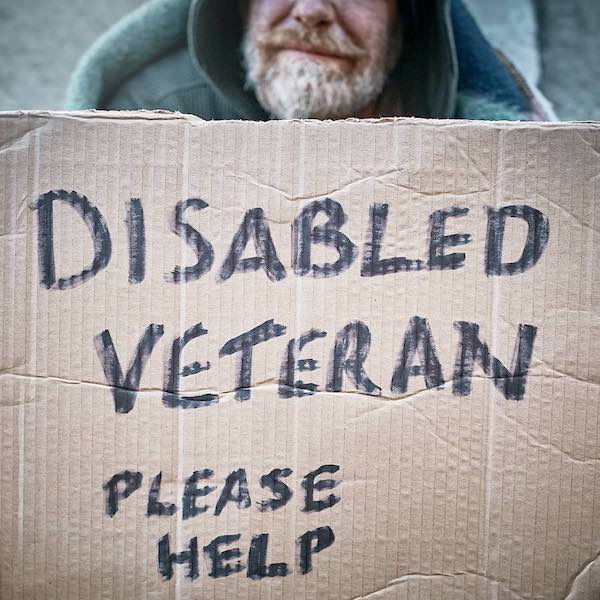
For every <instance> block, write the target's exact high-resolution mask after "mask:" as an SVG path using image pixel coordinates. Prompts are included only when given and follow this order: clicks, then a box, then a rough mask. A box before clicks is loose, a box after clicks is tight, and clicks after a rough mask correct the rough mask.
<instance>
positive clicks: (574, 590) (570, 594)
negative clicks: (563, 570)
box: [564, 550, 600, 600]
mask: <svg viewBox="0 0 600 600" xmlns="http://www.w3.org/2000/svg"><path fill="white" fill-rule="evenodd" d="M595 567H598V569H597V572H598V573H600V550H599V551H598V553H597V554H596V555H595V556H593V557H592V558H591V559H590V560H588V561H586V562H585V563H583V565H582V566H581V568H580V569H579V570H578V571H577V573H575V574H574V575H573V577H572V578H571V580H570V581H569V584H568V587H567V591H566V593H565V596H564V600H580V598H582V597H586V596H585V594H586V592H585V588H586V584H585V583H584V582H585V580H586V577H588V576H589V575H590V574H591V571H592V569H594V568H595ZM580 585H581V586H582V588H583V589H581V590H580V589H579V586H580Z"/></svg>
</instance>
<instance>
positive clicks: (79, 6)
mask: <svg viewBox="0 0 600 600" xmlns="http://www.w3.org/2000/svg"><path fill="white" fill-rule="evenodd" d="M465 1H466V2H467V4H468V5H469V6H470V7H471V9H472V11H473V13H474V14H475V16H476V18H477V19H478V21H479V23H480V25H481V27H482V28H483V30H484V31H485V32H486V33H487V35H488V36H489V38H490V39H491V40H492V42H493V43H494V45H495V46H497V47H499V48H500V49H501V50H503V51H504V53H505V54H507V55H508V56H509V57H510V58H511V59H512V60H513V62H515V63H516V64H517V66H518V67H519V68H520V69H521V70H522V71H523V72H524V74H525V75H526V77H527V78H528V80H529V81H530V83H533V84H536V85H538V87H539V88H540V89H541V90H542V92H543V93H544V94H545V95H546V97H547V98H549V100H550V101H551V102H552V104H553V106H554V109H555V111H556V113H557V114H558V117H559V118H560V119H563V120H571V119H572V120H600V60H599V57H600V33H599V32H600V0H502V1H500V0H465ZM142 3H143V0H102V1H101V2H92V1H91V0H20V1H19V2H15V1H14V0H0V56H1V57H2V58H1V61H0V110H15V109H31V108H40V109H50V108H55V109H60V108H63V96H64V90H65V87H66V83H67V80H68V78H69V75H70V73H71V71H72V70H73V68H74V66H75V64H76V62H77V60H78V58H79V56H80V55H81V53H82V52H83V51H84V50H85V49H86V48H87V47H88V46H89V45H90V44H91V43H92V42H93V41H94V40H95V39H96V38H97V37H98V35H99V34H100V33H102V32H103V31H105V30H106V29H107V28H108V27H110V25H112V24H113V23H114V22H115V21H116V20H118V19H119V18H120V17H122V16H123V15H125V14H126V13H128V12H129V11H131V10H133V9H135V8H137V7H138V6H139V5H140V4H142Z"/></svg>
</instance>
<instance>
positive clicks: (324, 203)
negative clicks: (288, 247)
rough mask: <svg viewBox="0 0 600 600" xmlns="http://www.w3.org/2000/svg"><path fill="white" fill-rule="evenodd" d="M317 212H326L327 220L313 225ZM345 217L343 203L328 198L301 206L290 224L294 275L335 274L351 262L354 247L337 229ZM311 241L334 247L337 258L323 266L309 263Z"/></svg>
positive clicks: (318, 275) (329, 275)
mask: <svg viewBox="0 0 600 600" xmlns="http://www.w3.org/2000/svg"><path fill="white" fill-rule="evenodd" d="M320 212H323V213H325V214H326V215H327V217H328V219H327V222H326V223H324V224H323V225H315V226H314V227H313V223H314V220H315V217H316V216H317V215H318V214H319V213H320ZM346 220H347V217H346V213H345V212H344V209H343V208H342V205H341V204H339V203H338V202H336V201H335V200H332V199H331V198H325V199H324V200H315V201H313V202H310V203H309V204H307V205H306V206H305V207H304V208H303V209H302V212H301V213H300V215H299V216H298V217H297V218H296V220H295V221H294V224H293V226H292V233H293V246H294V255H293V265H294V273H296V275H300V276H304V275H310V276H311V277H335V276H336V275H339V274H340V273H342V272H343V271H345V270H346V269H348V268H349V267H350V266H351V265H352V263H353V262H354V259H355V258H356V256H357V250H356V246H355V245H354V244H353V243H352V242H351V241H350V239H348V237H347V236H345V235H344V234H343V233H342V232H341V231H340V228H341V227H342V225H344V223H345V222H346ZM312 244H323V245H324V246H327V247H329V248H333V249H334V250H335V251H336V252H337V253H338V254H339V258H338V260H336V261H335V262H334V263H326V264H324V265H313V264H311V263H312V260H311V254H312V253H311V246H312Z"/></svg>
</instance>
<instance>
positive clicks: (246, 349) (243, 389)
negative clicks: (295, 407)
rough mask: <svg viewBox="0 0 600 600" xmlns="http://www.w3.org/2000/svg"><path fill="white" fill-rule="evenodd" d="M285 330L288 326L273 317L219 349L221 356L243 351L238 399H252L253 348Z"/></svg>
mask: <svg viewBox="0 0 600 600" xmlns="http://www.w3.org/2000/svg"><path fill="white" fill-rule="evenodd" d="M285 331H286V328H285V326H284V325H278V324H277V323H274V322H273V319H271V320H270V321H265V322H264V323H263V324H262V325H259V326H258V327H255V328H254V329H251V330H250V331H247V332H246V333H242V334H241V335H239V336H238V337H235V338H233V339H232V340H229V341H228V342H227V343H226V344H225V345H224V346H223V347H222V348H221V350H220V351H219V356H220V357H223V356H229V355H230V354H235V353H236V352H241V358H240V368H239V371H238V378H237V382H236V392H235V398H236V400H240V401H244V400H249V399H250V387H251V386H252V348H253V347H254V346H256V345H257V344H261V343H262V342H266V341H268V340H270V339H273V338H276V337H279V336H282V335H285Z"/></svg>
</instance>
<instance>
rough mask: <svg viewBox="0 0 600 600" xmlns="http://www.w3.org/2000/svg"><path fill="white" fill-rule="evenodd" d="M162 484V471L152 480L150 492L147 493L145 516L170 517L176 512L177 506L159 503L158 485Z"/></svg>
mask: <svg viewBox="0 0 600 600" xmlns="http://www.w3.org/2000/svg"><path fill="white" fill-rule="evenodd" d="M161 482H162V471H161V472H160V473H159V474H158V475H157V476H156V477H155V478H154V479H153V480H152V485H151V486H150V492H149V493H148V506H147V508H146V516H147V517H151V516H152V515H155V516H157V517H170V516H172V515H174V514H175V513H176V512H177V506H175V504H171V503H170V502H168V503H165V502H161V501H160V484H161Z"/></svg>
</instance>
